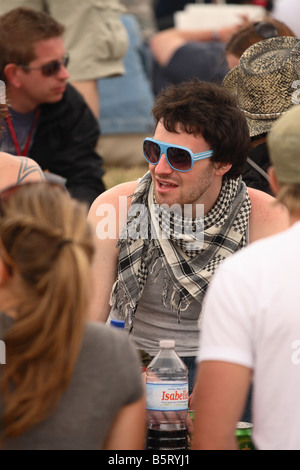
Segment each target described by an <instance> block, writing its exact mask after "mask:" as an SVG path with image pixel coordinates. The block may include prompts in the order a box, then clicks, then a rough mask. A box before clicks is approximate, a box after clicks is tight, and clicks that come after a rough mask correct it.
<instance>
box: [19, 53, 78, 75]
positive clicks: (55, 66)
mask: <svg viewBox="0 0 300 470" xmlns="http://www.w3.org/2000/svg"><path fill="white" fill-rule="evenodd" d="M69 61H70V57H69V54H65V55H64V57H63V58H62V60H61V61H59V60H52V61H51V62H48V64H45V65H42V66H41V67H29V66H28V65H19V67H21V68H22V69H23V70H26V71H30V70H40V71H41V73H42V75H44V77H52V76H53V75H56V74H57V73H58V72H59V70H60V68H61V66H62V65H63V66H64V67H67V66H68V63H69Z"/></svg>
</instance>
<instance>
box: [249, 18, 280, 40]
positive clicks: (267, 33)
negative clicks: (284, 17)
mask: <svg viewBox="0 0 300 470" xmlns="http://www.w3.org/2000/svg"><path fill="white" fill-rule="evenodd" d="M254 30H255V32H256V33H257V34H258V35H259V36H260V37H262V38H263V39H270V38H277V37H278V36H279V32H278V29H277V28H276V26H274V25H273V24H272V23H268V21H259V22H257V23H254Z"/></svg>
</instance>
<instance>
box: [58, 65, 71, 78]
mask: <svg viewBox="0 0 300 470" xmlns="http://www.w3.org/2000/svg"><path fill="white" fill-rule="evenodd" d="M57 77H58V78H60V79H64V80H67V79H68V78H69V77H70V75H69V72H68V70H67V67H65V66H64V64H61V65H60V68H59V71H58V72H57Z"/></svg>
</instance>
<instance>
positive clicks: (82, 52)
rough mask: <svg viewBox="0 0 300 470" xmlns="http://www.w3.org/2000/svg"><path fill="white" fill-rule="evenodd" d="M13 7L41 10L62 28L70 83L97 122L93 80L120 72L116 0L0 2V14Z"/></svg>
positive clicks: (122, 45)
mask: <svg viewBox="0 0 300 470" xmlns="http://www.w3.org/2000/svg"><path fill="white" fill-rule="evenodd" d="M17 7H29V8H33V9H36V10H39V11H44V12H45V13H49V14H50V15H51V16H52V17H53V18H55V19H56V20H57V21H58V22H59V23H61V24H63V25H64V27H65V31H64V42H65V46H66V50H67V51H68V52H69V54H70V56H71V59H72V60H71V62H70V67H69V74H70V82H71V84H72V85H73V86H74V87H75V88H76V89H77V90H78V91H79V92H80V93H81V94H82V96H83V97H84V99H85V101H86V103H87V104H88V105H89V107H90V109H91V110H92V112H93V113H94V115H95V117H96V119H99V111H100V103H99V95H98V89H97V79H98V78H102V77H108V76H114V75H120V74H123V73H124V67H123V63H122V59H123V57H124V55H125V53H126V49H127V45H128V39H127V35H126V31H125V28H124V27H123V25H122V23H121V14H122V13H123V11H124V7H123V6H122V5H121V3H120V1H119V0H109V1H107V0H89V1H83V2H81V1H76V0H75V1H74V0H63V1H58V0H9V2H8V1H7V0H0V15H2V14H4V13H6V12H8V11H9V10H12V9H14V8H17Z"/></svg>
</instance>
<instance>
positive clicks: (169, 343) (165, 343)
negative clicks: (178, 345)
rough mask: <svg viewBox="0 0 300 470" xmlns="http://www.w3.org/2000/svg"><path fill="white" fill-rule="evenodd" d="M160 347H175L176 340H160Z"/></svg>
mask: <svg viewBox="0 0 300 470" xmlns="http://www.w3.org/2000/svg"><path fill="white" fill-rule="evenodd" d="M159 347H160V348H162V349H165V348H166V349H168V348H175V341H174V340H172V339H162V340H161V341H160V342H159Z"/></svg>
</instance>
